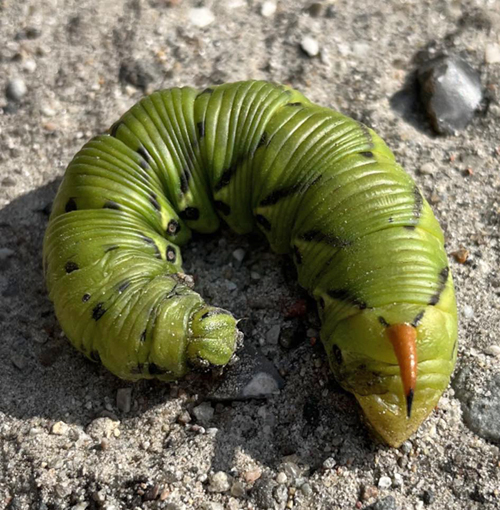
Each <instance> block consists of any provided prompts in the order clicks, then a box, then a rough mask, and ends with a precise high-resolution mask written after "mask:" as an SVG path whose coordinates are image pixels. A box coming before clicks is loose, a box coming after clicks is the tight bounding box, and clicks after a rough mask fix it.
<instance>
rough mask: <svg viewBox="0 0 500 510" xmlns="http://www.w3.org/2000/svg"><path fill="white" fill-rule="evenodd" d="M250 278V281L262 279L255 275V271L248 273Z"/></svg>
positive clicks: (257, 274)
mask: <svg viewBox="0 0 500 510" xmlns="http://www.w3.org/2000/svg"><path fill="white" fill-rule="evenodd" d="M250 278H251V279H252V280H260V279H261V278H262V277H261V276H260V274H259V273H257V271H250Z"/></svg>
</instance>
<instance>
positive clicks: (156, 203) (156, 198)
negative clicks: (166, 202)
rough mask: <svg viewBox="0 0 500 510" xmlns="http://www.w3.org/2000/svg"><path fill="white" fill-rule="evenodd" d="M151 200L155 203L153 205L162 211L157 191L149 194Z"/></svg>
mask: <svg viewBox="0 0 500 510" xmlns="http://www.w3.org/2000/svg"><path fill="white" fill-rule="evenodd" d="M149 201H150V202H151V203H152V204H153V207H154V208H155V209H156V210H157V211H161V207H160V204H159V203H158V196H157V194H156V193H151V195H149Z"/></svg>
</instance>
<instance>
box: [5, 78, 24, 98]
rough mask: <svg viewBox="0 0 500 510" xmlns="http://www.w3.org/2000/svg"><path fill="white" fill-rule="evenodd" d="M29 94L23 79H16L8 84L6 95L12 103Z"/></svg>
mask: <svg viewBox="0 0 500 510" xmlns="http://www.w3.org/2000/svg"><path fill="white" fill-rule="evenodd" d="M27 92H28V88H27V87H26V83H24V81H23V80H21V78H14V79H13V80H10V81H9V83H8V84H7V88H6V90H5V95H6V96H7V99H11V100H12V101H20V100H21V99H22V98H23V97H24V96H25V95H26V93H27Z"/></svg>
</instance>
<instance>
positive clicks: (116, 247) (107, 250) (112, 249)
mask: <svg viewBox="0 0 500 510" xmlns="http://www.w3.org/2000/svg"><path fill="white" fill-rule="evenodd" d="M118 248H119V246H118V245H116V244H113V245H112V246H108V247H107V248H106V249H105V250H104V253H108V252H110V251H114V250H117V249H118Z"/></svg>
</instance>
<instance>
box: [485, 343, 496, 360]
mask: <svg viewBox="0 0 500 510" xmlns="http://www.w3.org/2000/svg"><path fill="white" fill-rule="evenodd" d="M484 352H485V353H486V354H489V355H490V356H495V357H496V356H500V345H497V344H493V345H489V346H488V347H486V349H485V350H484Z"/></svg>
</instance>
